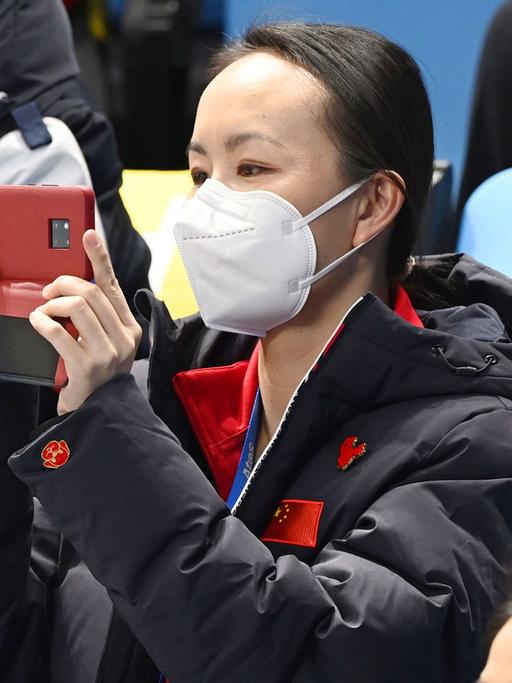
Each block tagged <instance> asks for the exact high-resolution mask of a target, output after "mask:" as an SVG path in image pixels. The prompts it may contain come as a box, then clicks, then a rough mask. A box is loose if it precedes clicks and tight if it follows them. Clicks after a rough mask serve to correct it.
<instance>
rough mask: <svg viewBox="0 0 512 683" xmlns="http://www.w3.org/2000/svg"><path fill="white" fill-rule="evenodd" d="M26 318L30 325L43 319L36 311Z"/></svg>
mask: <svg viewBox="0 0 512 683" xmlns="http://www.w3.org/2000/svg"><path fill="white" fill-rule="evenodd" d="M28 318H29V320H30V322H31V323H32V322H33V323H36V322H37V321H38V320H41V319H42V318H43V314H42V313H41V312H40V311H38V310H37V309H36V310H35V311H32V313H30V315H29V316H28Z"/></svg>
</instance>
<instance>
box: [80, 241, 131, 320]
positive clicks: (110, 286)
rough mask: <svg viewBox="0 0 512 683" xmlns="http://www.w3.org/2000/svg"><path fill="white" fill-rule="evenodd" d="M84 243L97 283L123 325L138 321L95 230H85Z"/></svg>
mask: <svg viewBox="0 0 512 683" xmlns="http://www.w3.org/2000/svg"><path fill="white" fill-rule="evenodd" d="M83 244H84V248H85V251H86V253H87V256H88V257H89V260H90V262H91V264H92V269H93V272H94V280H95V282H96V284H97V285H98V287H99V288H100V289H101V290H102V291H103V292H104V294H105V296H106V297H107V299H108V300H109V301H110V303H111V304H112V306H113V307H114V309H115V311H116V313H117V315H118V316H119V319H120V320H121V322H122V323H123V325H126V326H128V327H129V326H132V325H133V324H134V323H136V321H135V318H134V317H133V315H132V312H131V311H130V307H129V306H128V304H127V303H126V299H125V297H124V294H123V292H122V291H121V287H120V286H119V282H118V281H117V278H116V275H115V273H114V269H113V268H112V263H111V262H110V256H109V255H108V252H107V250H106V249H105V245H104V244H103V243H102V242H101V240H100V238H99V237H98V234H97V233H96V231H95V230H87V232H85V234H84V237H83Z"/></svg>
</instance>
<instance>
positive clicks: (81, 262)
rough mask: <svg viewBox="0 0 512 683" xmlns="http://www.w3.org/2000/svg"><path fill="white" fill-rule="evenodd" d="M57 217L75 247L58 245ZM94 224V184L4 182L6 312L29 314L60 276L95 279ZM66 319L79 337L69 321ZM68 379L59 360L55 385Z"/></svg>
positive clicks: (2, 284)
mask: <svg viewBox="0 0 512 683" xmlns="http://www.w3.org/2000/svg"><path fill="white" fill-rule="evenodd" d="M52 219H66V220H67V221H68V222H69V247H67V248H55V247H52V227H51V226H52ZM89 228H94V193H93V191H92V190H91V189H90V188H88V187H82V186H77V187H61V186H53V185H34V186H31V185H0V244H1V247H0V316H8V317H14V318H28V316H29V314H30V312H31V311H33V310H34V308H36V307H37V306H40V305H41V304H43V303H44V302H45V301H46V300H45V299H44V298H43V296H42V294H41V291H42V289H43V287H44V286H45V285H47V284H48V283H50V282H52V281H53V280H54V279H55V278H56V277H58V276H59V275H75V276H77V277H80V278H83V279H85V280H91V279H92V277H93V273H92V267H91V264H90V262H89V259H88V258H87V255H86V254H85V251H84V248H83V245H82V235H83V233H84V232H85V231H86V230H88V229H89ZM61 322H62V323H63V324H64V325H65V327H66V328H67V329H68V331H70V332H71V333H73V334H74V336H75V337H76V336H77V332H76V330H75V329H74V327H73V326H72V325H71V322H70V321H69V320H68V321H61ZM27 353H30V349H27ZM21 380H22V381H29V380H30V378H29V377H21ZM66 381H67V378H66V373H65V368H64V364H63V362H62V359H59V362H58V364H57V370H56V374H55V382H54V383H55V386H56V387H62V386H64V384H65V383H66Z"/></svg>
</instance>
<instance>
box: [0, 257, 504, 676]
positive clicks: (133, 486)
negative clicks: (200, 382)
mask: <svg viewBox="0 0 512 683" xmlns="http://www.w3.org/2000/svg"><path fill="white" fill-rule="evenodd" d="M427 265H428V266H429V267H431V268H433V269H435V270H436V272H437V273H438V274H441V275H442V276H444V282H443V284H442V285H441V286H440V289H439V292H437V294H438V295H439V296H440V295H442V296H443V297H445V298H446V299H448V298H450V297H451V301H452V302H453V303H454V304H455V305H453V306H451V307H446V308H441V309H438V310H429V311H424V312H422V313H421V316H422V320H423V323H424V324H425V329H420V328H416V327H413V326H412V325H410V324H408V323H407V322H405V321H404V320H402V319H401V318H399V317H398V316H397V315H396V314H395V313H394V312H393V311H391V310H390V309H389V308H388V307H387V306H385V305H384V304H383V303H382V302H381V301H380V300H378V299H377V298H376V297H374V296H373V295H371V294H367V295H366V296H365V297H363V298H362V300H361V301H360V302H359V303H358V304H357V305H356V306H355V307H354V308H353V309H352V310H351V311H350V312H349V314H348V315H347V317H346V319H345V321H344V327H343V331H342V333H341V334H340V335H339V336H338V337H337V338H336V339H335V340H334V342H333V343H332V345H331V347H330V349H329V350H328V352H327V353H325V354H323V355H322V356H321V357H320V358H319V359H318V364H317V366H316V367H315V369H314V371H311V372H310V373H308V375H307V376H306V377H305V379H304V381H303V382H302V383H301V385H300V386H299V387H298V389H297V392H296V394H295V396H294V399H293V402H292V404H291V406H290V407H289V410H288V411H287V414H286V416H285V418H284V420H283V422H282V424H281V426H280V428H279V430H278V433H277V434H276V436H275V438H274V439H273V441H272V445H271V446H270V448H269V449H268V450H267V451H266V453H265V454H264V455H263V456H262V457H261V458H260V460H259V461H258V464H257V467H256V471H255V474H254V475H253V477H252V480H251V484H250V485H249V487H248V488H247V490H246V492H245V495H244V497H243V499H242V501H241V503H240V505H239V506H238V507H237V508H236V510H235V512H234V514H230V512H229V510H228V509H227V508H226V506H225V504H224V502H223V500H222V499H221V498H220V496H219V495H218V494H217V493H216V491H215V489H214V487H213V486H212V485H211V483H210V482H209V481H208V478H207V476H205V474H204V473H203V472H202V471H201V469H203V470H204V471H206V472H207V470H208V468H207V465H206V463H205V461H204V459H203V458H202V456H201V449H200V448H199V445H198V443H197V442H196V441H195V437H194V435H193V432H192V430H191V428H190V425H189V423H188V420H187V417H186V415H185V413H184V411H183V408H182V407H181V403H180V402H179V401H178V399H177V397H176V395H175V393H174V392H173V389H172V386H171V377H173V376H174V375H175V374H176V373H177V372H179V371H181V370H184V369H189V368H191V367H202V366H212V365H223V364H227V363H230V362H233V361H235V360H238V359H240V358H247V357H248V356H249V355H250V353H251V350H252V347H253V346H254V340H253V339H250V338H243V337H239V336H234V335H230V334H226V333H218V332H214V331H211V330H206V329H205V328H204V326H203V325H202V323H201V321H200V320H199V318H193V319H188V320H185V321H178V322H176V323H175V322H173V321H172V320H170V319H169V317H168V315H167V312H166V310H165V309H164V307H163V306H162V305H161V304H160V303H159V302H157V301H156V300H154V299H153V298H152V297H151V296H149V295H146V294H141V295H139V306H140V308H145V309H146V314H147V315H148V316H150V317H151V330H152V335H153V344H152V351H151V358H150V365H149V383H148V386H149V403H148V401H147V400H146V398H144V397H143V395H142V394H141V393H140V391H139V390H138V388H137V386H136V383H135V381H134V379H133V377H132V376H129V375H126V376H121V377H118V378H116V379H114V380H111V381H110V382H109V383H107V384H106V385H104V386H103V387H101V388H100V389H99V390H97V391H96V392H95V393H94V394H93V395H92V396H91V397H90V398H89V399H88V400H87V401H86V402H85V403H84V405H83V406H82V407H81V408H80V409H78V410H77V411H75V412H74V413H72V414H70V415H68V416H64V418H63V419H62V418H61V419H58V420H57V422H56V423H55V424H52V425H49V426H48V425H45V426H44V427H43V431H42V433H40V434H39V435H38V436H36V438H34V439H33V440H32V441H31V442H30V443H29V444H28V445H26V446H23V447H21V448H19V447H20V446H21V444H22V443H23V442H24V441H26V439H27V435H26V428H27V427H28V426H29V425H30V424H33V423H34V420H35V407H34V406H32V405H30V404H29V402H28V401H27V400H26V397H25V400H22V399H23V396H22V394H23V393H24V392H29V391H30V389H28V388H24V387H16V386H14V385H12V387H9V391H10V394H9V395H10V396H11V402H10V404H8V403H6V402H5V401H4V402H3V405H2V413H1V414H0V420H1V428H2V441H1V444H2V445H1V448H2V459H3V463H4V465H3V466H2V470H1V479H0V485H1V486H2V490H1V491H0V505H1V506H2V510H1V513H0V525H1V527H0V539H1V542H2V548H1V551H0V576H1V577H2V586H3V589H2V591H1V593H0V610H1V611H0V653H1V654H0V664H1V668H0V671H1V676H0V678H1V680H2V682H6V681H8V682H11V681H13V682H15V683H31V682H32V681H34V682H35V681H37V682H38V683H41V682H42V681H48V680H51V681H52V683H61V682H63V681H66V682H67V683H69V682H70V681H72V682H73V683H74V682H79V683H82V682H83V683H93V682H95V681H106V682H108V683H116V682H117V681H119V682H121V681H122V682H123V683H131V682H132V681H133V682H134V683H135V681H137V682H138V683H140V682H141V681H142V682H143V683H145V682H146V681H148V682H149V681H154V682H155V683H156V681H157V680H158V671H163V672H164V673H165V675H166V676H167V678H168V679H169V680H170V681H171V683H199V682H203V681H204V682H205V683H207V682H215V683H218V682H220V681H222V682H223V683H231V682H235V681H236V682H239V681H244V683H246V682H247V683H253V682H254V683H256V682H258V683H259V682H260V681H265V682H268V683H273V682H275V683H278V682H279V683H290V682H292V681H293V683H311V682H313V681H314V682H319V683H320V682H322V683H323V682H325V683H327V682H331V681H333V682H334V681H336V682H339V683H344V682H347V683H377V682H379V683H385V682H386V683H412V682H413V681H414V682H415V683H438V682H439V683H441V682H448V681H449V682H450V683H472V682H473V681H474V680H475V679H476V678H477V676H478V673H479V670H480V668H481V667H482V665H483V653H482V648H481V635H482V631H483V629H484V625H485V623H486V620H487V618H488V616H489V615H490V613H491V612H492V610H493V609H494V608H495V606H496V605H497V603H498V602H499V601H500V600H501V598H502V595H503V589H504V587H503V578H504V566H505V564H506V557H507V553H508V550H509V548H510V545H511V540H512V447H511V434H512V345H511V344H510V341H509V334H510V332H511V330H512V313H511V311H512V306H511V303H512V283H511V281H510V280H508V279H506V278H505V277H503V276H500V275H499V274H497V273H494V272H492V271H489V270H486V269H485V268H484V267H483V266H481V265H480V264H478V263H476V262H475V261H473V260H471V259H469V258H467V257H463V258H460V257H459V256H457V255H451V256H446V257H440V258H437V259H433V260H430V261H429V262H428V263H427ZM409 284H412V283H409ZM431 286H432V287H433V285H431ZM427 298H428V297H425V296H424V295H423V294H422V293H421V292H420V293H419V295H418V296H417V298H416V299H413V303H415V304H416V305H418V302H419V304H420V305H424V304H425V303H426V299H427ZM6 386H7V385H4V388H3V391H4V394H5V388H6ZM171 430H172V431H171ZM355 435H357V437H358V438H359V442H360V443H363V442H364V443H365V444H366V445H367V450H366V453H365V454H364V456H362V457H361V458H359V460H358V461H357V462H356V463H354V464H353V465H351V466H350V467H349V468H347V469H346V470H341V469H338V468H337V458H338V455H339V452H340V445H341V444H344V443H345V442H346V439H347V438H348V437H350V438H352V437H353V436H355ZM178 439H179V440H180V442H181V445H180V442H179V441H178ZM51 441H56V442H57V444H58V443H60V442H61V441H65V442H66V443H67V444H68V446H69V448H70V455H69V459H68V461H67V462H66V463H65V464H64V465H63V466H61V467H58V468H57V469H48V468H46V467H44V466H43V460H42V454H44V453H45V448H46V446H47V445H48V443H49V442H51ZM15 448H19V450H18V451H17V453H16V454H15V455H14V456H13V457H12V458H11V459H10V460H9V465H10V467H11V468H12V471H14V473H15V474H16V477H14V476H13V474H12V472H11V471H10V470H9V469H7V467H6V466H5V460H6V458H7V455H8V454H9V453H10V452H11V451H12V450H14V449H15ZM191 456H192V457H191ZM194 460H196V462H194ZM198 464H199V467H198ZM20 480H21V481H20ZM23 482H24V483H23ZM25 484H28V485H29V486H30V488H31V490H32V493H33V494H34V495H35V496H36V498H37V499H38V500H39V501H41V503H42V505H43V506H44V510H45V513H44V514H42V510H41V508H40V505H39V503H37V504H36V519H37V528H36V529H35V532H34V538H33V542H32V559H31V555H30V547H31V538H30V534H31V524H32V510H31V496H30V495H29V490H28V488H27V487H26V486H25ZM297 501H298V502H299V503H303V504H316V507H315V510H316V512H317V516H316V518H315V520H316V521H315V520H313V518H312V517H311V515H309V517H308V519H307V520H306V521H307V522H308V524H310V527H311V525H313V526H315V529H316V534H313V533H311V528H309V530H308V531H307V532H304V533H305V534H306V536H307V538H308V539H309V543H304V544H297V545H294V544H290V543H289V542H288V543H283V542H279V541H268V540H267V541H261V540H260V537H261V536H262V535H264V536H265V529H267V531H268V528H270V527H269V525H270V524H271V523H272V520H275V519H276V518H277V517H279V514H280V513H279V512H278V511H279V509H282V508H283V506H284V505H287V504H288V506H290V504H292V507H293V503H294V502H295V503H296V502H297ZM46 515H48V518H50V519H51V520H52V522H53V525H54V526H55V527H56V528H57V529H59V530H61V531H62V532H63V534H64V536H65V538H66V539H67V540H64V539H62V538H61V537H59V536H58V535H57V534H56V532H54V531H53V530H52V527H51V526H50V524H49V522H48V518H47V517H46ZM276 515H277V517H276ZM306 516H307V515H306ZM302 530H303V531H304V528H303V529H302ZM266 535H267V536H268V533H267V534H266ZM78 554H80V556H81V557H82V558H83V559H84V561H85V562H86V564H87V566H88V567H89V569H90V572H91V573H92V575H91V574H89V572H88V570H87V569H86V568H85V566H84V564H83V562H82V561H81V560H80V559H79V555H78ZM93 576H94V577H95V578H93ZM103 586H104V587H105V588H103ZM110 601H111V602H110ZM112 603H113V605H114V610H115V611H113V609H112ZM132 633H133V634H134V636H135V638H136V640H135V639H134V638H133V636H132V635H131V634H132ZM138 643H141V644H142V646H143V647H144V648H145V649H146V651H147V653H148V655H149V656H147V655H146V654H145V652H144V650H143V649H142V647H141V645H139V644H138ZM151 660H152V661H153V662H154V663H155V665H156V668H153V666H154V665H153V664H152V663H151Z"/></svg>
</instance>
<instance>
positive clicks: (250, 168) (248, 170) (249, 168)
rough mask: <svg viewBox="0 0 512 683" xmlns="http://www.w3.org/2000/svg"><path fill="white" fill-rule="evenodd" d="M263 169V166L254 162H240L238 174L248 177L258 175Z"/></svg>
mask: <svg viewBox="0 0 512 683" xmlns="http://www.w3.org/2000/svg"><path fill="white" fill-rule="evenodd" d="M263 171H265V169H264V168H263V166H256V165H255V164H242V165H241V166H239V167H238V173H239V175H241V176H243V177H245V178H249V177H251V176H254V175H259V174H260V173H263Z"/></svg>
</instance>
